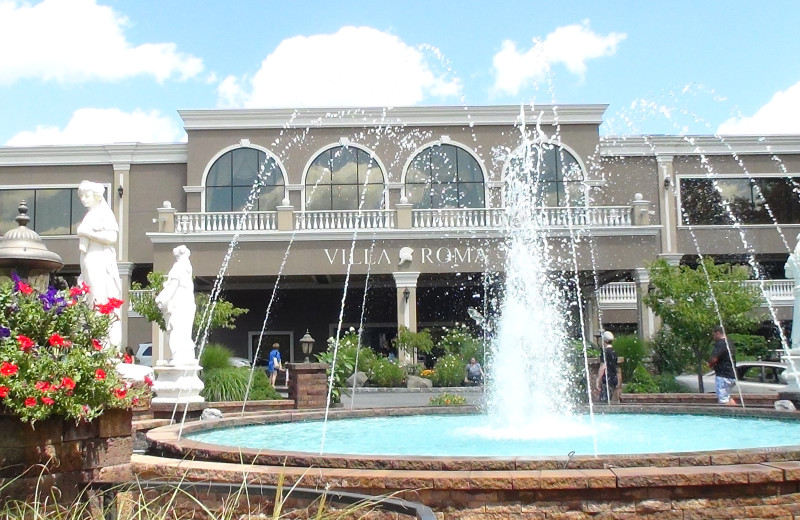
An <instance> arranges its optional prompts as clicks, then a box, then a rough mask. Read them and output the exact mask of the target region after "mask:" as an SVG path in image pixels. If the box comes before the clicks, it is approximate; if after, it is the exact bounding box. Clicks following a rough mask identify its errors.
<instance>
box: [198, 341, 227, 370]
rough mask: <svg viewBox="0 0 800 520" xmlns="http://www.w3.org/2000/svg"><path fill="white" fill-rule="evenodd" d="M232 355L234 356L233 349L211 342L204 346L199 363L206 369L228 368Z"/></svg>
mask: <svg viewBox="0 0 800 520" xmlns="http://www.w3.org/2000/svg"><path fill="white" fill-rule="evenodd" d="M231 356H233V351H231V349H229V348H228V347H226V346H225V345H220V344H219V343H209V344H208V345H206V346H205V347H204V348H203V352H201V353H200V361H199V363H200V366H201V367H203V369H204V370H217V369H220V368H228V367H230V366H231V364H230V358H231Z"/></svg>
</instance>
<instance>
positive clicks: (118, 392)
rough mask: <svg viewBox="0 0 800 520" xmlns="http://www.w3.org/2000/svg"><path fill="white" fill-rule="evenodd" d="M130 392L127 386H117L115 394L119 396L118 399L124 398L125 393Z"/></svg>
mask: <svg viewBox="0 0 800 520" xmlns="http://www.w3.org/2000/svg"><path fill="white" fill-rule="evenodd" d="M127 393H128V390H127V389H125V388H115V389H114V395H115V396H117V399H124V398H125V395H126V394H127Z"/></svg>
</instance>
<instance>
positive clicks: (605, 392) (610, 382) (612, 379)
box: [595, 330, 619, 403]
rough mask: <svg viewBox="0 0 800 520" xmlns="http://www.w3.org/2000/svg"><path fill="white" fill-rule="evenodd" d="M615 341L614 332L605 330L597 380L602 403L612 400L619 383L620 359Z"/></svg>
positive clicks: (596, 384)
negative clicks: (614, 345)
mask: <svg viewBox="0 0 800 520" xmlns="http://www.w3.org/2000/svg"><path fill="white" fill-rule="evenodd" d="M613 342H614V334H612V333H611V331H608V330H607V331H605V332H603V351H602V353H601V356H602V357H601V360H602V362H601V363H600V368H599V369H598V370H597V381H596V382H595V387H596V388H597V392H598V395H599V398H600V402H601V403H608V402H611V398H612V397H614V392H615V391H616V389H617V385H619V379H618V377H617V366H618V364H619V360H618V358H617V352H616V351H615V350H614V347H613V345H612V343H613Z"/></svg>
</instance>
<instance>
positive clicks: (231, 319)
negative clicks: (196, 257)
mask: <svg viewBox="0 0 800 520" xmlns="http://www.w3.org/2000/svg"><path fill="white" fill-rule="evenodd" d="M166 279H167V275H166V274H164V273H162V272H160V271H153V272H151V273H148V274H147V287H143V286H142V284H140V283H139V282H133V283H132V284H131V290H132V291H137V292H136V293H131V297H130V300H131V302H130V303H131V306H132V307H133V310H134V311H136V312H137V313H139V314H141V315H142V316H143V317H144V318H145V319H146V320H147V321H149V322H151V323H152V322H155V323H157V324H158V328H160V329H161V330H165V329H166V324H165V323H164V315H163V314H162V313H161V309H159V308H158V305H156V296H157V295H158V293H160V292H161V289H163V288H164V281H165V280H166ZM194 299H195V303H196V304H197V312H196V313H195V315H194V326H193V327H192V335H193V336H197V331H198V330H199V329H200V327H201V326H202V325H203V316H204V315H205V310H206V309H207V308H208V306H209V305H210V304H211V295H210V294H208V293H195V295H194ZM247 312H249V309H245V308H243V307H236V306H235V305H233V304H232V303H231V302H229V301H227V300H225V299H224V298H217V303H216V304H215V305H214V307H213V310H212V313H211V319H210V320H208V319H206V320H207V321H208V329H209V330H213V329H235V328H236V318H238V317H239V316H241V315H242V314H245V313H247Z"/></svg>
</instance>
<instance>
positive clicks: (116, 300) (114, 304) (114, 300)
mask: <svg viewBox="0 0 800 520" xmlns="http://www.w3.org/2000/svg"><path fill="white" fill-rule="evenodd" d="M123 303H125V301H124V300H120V299H119V298H109V299H108V304H109V305H110V306H111V307H112V308H114V309H119V308H120V307H122V304H123Z"/></svg>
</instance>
